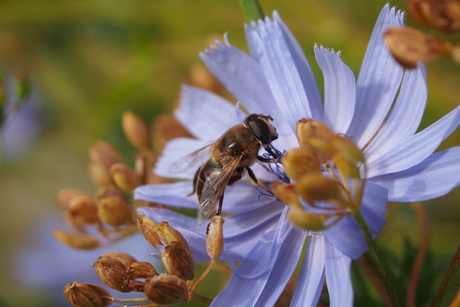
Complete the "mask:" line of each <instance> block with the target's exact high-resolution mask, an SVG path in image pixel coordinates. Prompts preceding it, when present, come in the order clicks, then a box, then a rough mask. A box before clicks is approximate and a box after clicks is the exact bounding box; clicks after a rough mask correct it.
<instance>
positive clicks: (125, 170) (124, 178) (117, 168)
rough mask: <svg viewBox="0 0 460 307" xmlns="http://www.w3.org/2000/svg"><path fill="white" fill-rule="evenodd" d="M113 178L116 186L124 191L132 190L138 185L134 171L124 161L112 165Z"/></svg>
mask: <svg viewBox="0 0 460 307" xmlns="http://www.w3.org/2000/svg"><path fill="white" fill-rule="evenodd" d="M110 172H111V174H112V179H113V181H114V182H115V184H116V186H117V187H118V188H120V190H122V191H124V192H132V191H133V190H134V189H135V188H136V187H137V185H138V179H137V177H136V175H135V174H134V172H133V171H132V170H131V169H130V168H129V167H128V166H127V165H126V164H124V163H121V162H118V163H115V164H113V165H112V166H111V167H110Z"/></svg>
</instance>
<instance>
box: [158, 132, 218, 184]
mask: <svg viewBox="0 0 460 307" xmlns="http://www.w3.org/2000/svg"><path fill="white" fill-rule="evenodd" d="M210 144H212V142H209V141H208V140H206V141H203V140H197V139H192V138H175V139H172V140H171V141H169V142H168V143H166V146H165V148H163V152H162V154H161V156H160V157H159V158H158V160H157V162H156V163H155V170H154V173H155V174H157V175H158V176H161V177H165V178H174V179H189V180H192V179H193V177H194V175H195V173H196V170H197V169H198V167H200V164H201V163H203V162H204V161H205V160H206V159H207V158H209V155H204V156H203V157H198V156H197V157H194V156H193V155H192V156H190V154H192V153H194V152H196V151H197V150H199V149H202V148H204V147H205V146H207V145H210ZM190 192H191V191H190Z"/></svg>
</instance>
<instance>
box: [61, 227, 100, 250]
mask: <svg viewBox="0 0 460 307" xmlns="http://www.w3.org/2000/svg"><path fill="white" fill-rule="evenodd" d="M53 237H54V238H55V239H56V240H58V241H61V242H62V243H64V244H65V245H67V246H70V247H73V248H78V249H93V248H96V247H99V245H100V244H99V240H98V239H97V238H95V237H93V236H91V235H89V234H87V233H82V232H79V233H71V232H66V231H63V230H60V229H56V230H54V231H53Z"/></svg>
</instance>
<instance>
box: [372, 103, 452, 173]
mask: <svg viewBox="0 0 460 307" xmlns="http://www.w3.org/2000/svg"><path fill="white" fill-rule="evenodd" d="M459 124H460V106H458V107H457V108H455V109H454V110H452V111H451V112H450V113H449V114H447V115H445V116H444V117H443V118H441V119H439V120H438V121H437V122H435V123H434V124H432V125H430V126H429V127H428V128H426V129H424V130H423V131H421V132H418V133H417V134H415V135H413V136H412V137H411V138H409V139H408V140H406V142H404V143H402V144H400V145H399V146H398V147H397V148H394V149H393V150H391V151H390V152H388V153H387V154H384V155H382V156H381V157H380V158H379V159H378V160H376V161H374V162H372V163H369V164H368V169H369V170H368V175H367V176H368V178H372V177H373V176H379V175H384V174H389V173H395V172H399V171H402V170H405V169H408V168H411V167H413V166H414V165H417V164H418V163H420V162H422V161H423V160H425V159H426V158H427V157H428V156H429V155H430V154H431V153H433V151H434V150H435V149H436V148H438V146H439V144H441V142H442V141H444V139H446V138H447V137H448V136H449V135H450V134H451V133H452V132H453V131H455V130H456V129H457V127H458V125H459Z"/></svg>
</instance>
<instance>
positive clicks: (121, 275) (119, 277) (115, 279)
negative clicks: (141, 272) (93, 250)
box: [93, 256, 134, 292]
mask: <svg viewBox="0 0 460 307" xmlns="http://www.w3.org/2000/svg"><path fill="white" fill-rule="evenodd" d="M93 268H94V269H95V270H96V273H97V275H99V278H100V279H101V280H102V281H103V282H104V283H105V284H106V285H107V286H109V287H110V288H112V289H115V290H118V291H120V292H131V291H133V289H131V288H130V287H129V281H130V280H132V279H134V278H133V276H132V275H131V274H130V273H129V272H128V271H127V268H126V266H125V265H124V264H123V263H122V262H121V261H119V260H117V259H115V258H111V257H104V256H101V257H99V258H98V259H97V261H96V262H95V263H94V265H93Z"/></svg>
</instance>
